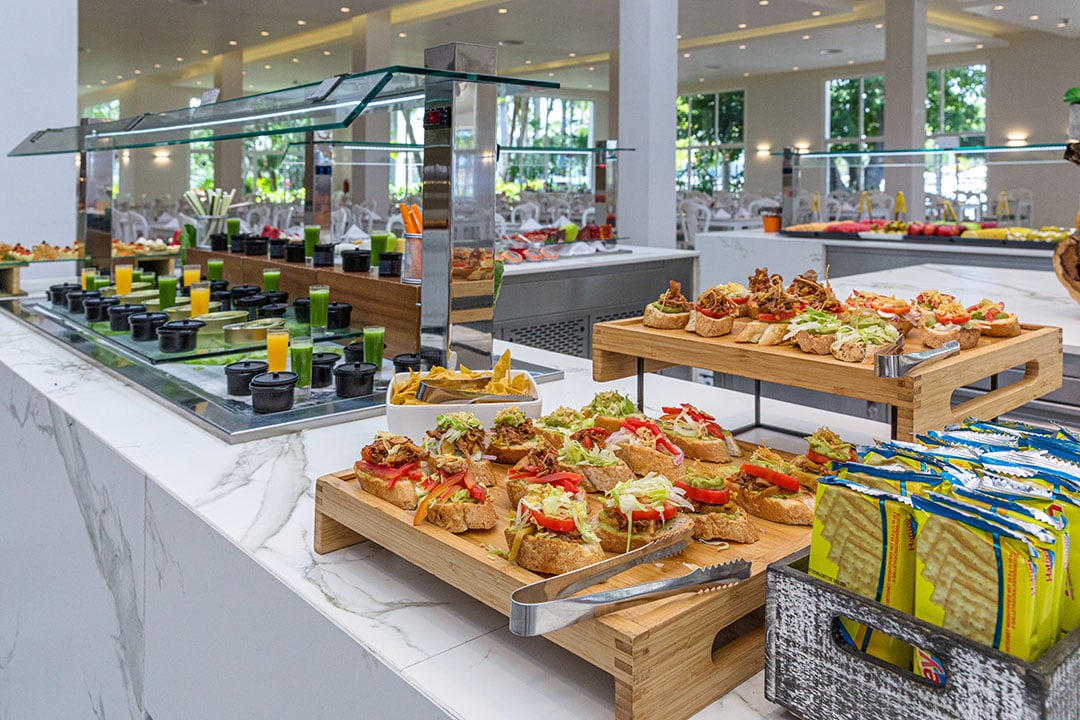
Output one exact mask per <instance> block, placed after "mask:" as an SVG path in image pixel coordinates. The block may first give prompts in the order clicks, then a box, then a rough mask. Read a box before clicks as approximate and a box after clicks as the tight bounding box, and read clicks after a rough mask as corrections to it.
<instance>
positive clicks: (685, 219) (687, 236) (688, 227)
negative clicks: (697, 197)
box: [679, 200, 712, 250]
mask: <svg viewBox="0 0 1080 720" xmlns="http://www.w3.org/2000/svg"><path fill="white" fill-rule="evenodd" d="M679 209H680V210H681V211H682V212H681V213H680V214H679V226H680V229H681V230H682V237H683V245H684V246H685V247H686V248H687V249H688V250H693V249H694V245H695V243H696V242H697V234H698V233H699V232H705V230H706V229H708V227H709V220H710V218H711V217H712V211H711V210H709V206H708V205H706V204H704V203H700V202H695V201H694V200H683V201H682V203H680V205H679Z"/></svg>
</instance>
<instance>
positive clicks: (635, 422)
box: [619, 417, 685, 465]
mask: <svg viewBox="0 0 1080 720" xmlns="http://www.w3.org/2000/svg"><path fill="white" fill-rule="evenodd" d="M619 424H620V425H622V426H623V427H624V428H626V429H628V430H630V431H631V432H637V431H638V430H640V429H641V428H647V429H648V430H649V432H651V433H652V434H653V435H655V436H656V447H655V449H657V450H659V449H660V448H663V449H664V450H667V451H668V453H669V454H670V455H671V456H672V458H673V459H674V460H675V464H676V465H678V464H679V463H681V462H682V461H683V458H684V457H685V453H683V451H682V448H680V447H679V446H678V445H676V444H675V443H673V442H671V438H669V437H668V436H667V435H665V434H664V432H663V431H662V430H661V429H660V426H659V425H657V424H656V423H655V422H654V421H652V420H649V419H648V418H636V417H625V418H623V419H622V420H620V421H619Z"/></svg>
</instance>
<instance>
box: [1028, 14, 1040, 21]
mask: <svg viewBox="0 0 1080 720" xmlns="http://www.w3.org/2000/svg"><path fill="white" fill-rule="evenodd" d="M1038 19H1039V16H1038V15H1028V20H1033V21H1034V20H1038Z"/></svg>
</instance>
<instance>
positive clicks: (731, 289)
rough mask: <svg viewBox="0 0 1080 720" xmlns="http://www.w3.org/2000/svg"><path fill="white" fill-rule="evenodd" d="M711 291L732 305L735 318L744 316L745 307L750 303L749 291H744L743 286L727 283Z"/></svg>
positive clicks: (744, 287)
mask: <svg viewBox="0 0 1080 720" xmlns="http://www.w3.org/2000/svg"><path fill="white" fill-rule="evenodd" d="M713 289H714V290H716V291H717V292H718V293H720V294H721V295H723V296H724V297H726V298H727V299H728V300H730V301H731V302H732V303H734V305H735V313H734V314H735V317H745V316H746V311H747V305H749V303H750V291H749V290H747V289H746V286H745V285H743V284H742V283H737V282H729V283H725V284H723V285H717V286H716V287H715V288H713Z"/></svg>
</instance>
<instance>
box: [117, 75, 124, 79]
mask: <svg viewBox="0 0 1080 720" xmlns="http://www.w3.org/2000/svg"><path fill="white" fill-rule="evenodd" d="M116 79H117V80H123V79H124V76H123V75H117V76H116Z"/></svg>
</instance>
